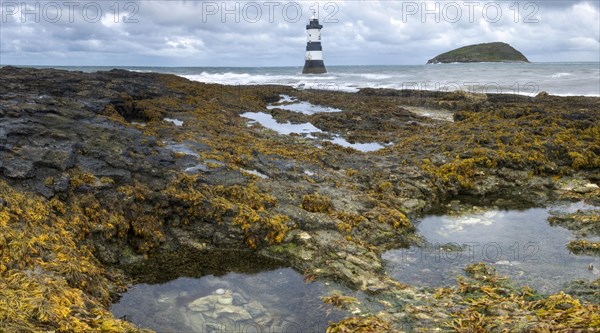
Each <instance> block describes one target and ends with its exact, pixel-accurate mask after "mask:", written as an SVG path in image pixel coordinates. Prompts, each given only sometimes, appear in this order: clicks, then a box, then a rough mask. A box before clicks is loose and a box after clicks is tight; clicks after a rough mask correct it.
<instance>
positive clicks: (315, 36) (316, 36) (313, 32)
mask: <svg viewBox="0 0 600 333" xmlns="http://www.w3.org/2000/svg"><path fill="white" fill-rule="evenodd" d="M306 38H307V41H308V42H309V43H310V42H320V41H321V30H320V29H308V30H306Z"/></svg>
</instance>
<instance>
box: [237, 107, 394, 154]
mask: <svg viewBox="0 0 600 333" xmlns="http://www.w3.org/2000/svg"><path fill="white" fill-rule="evenodd" d="M240 116H242V117H244V118H248V119H252V120H254V121H256V122H258V123H259V124H261V125H262V126H263V127H266V128H268V129H270V130H273V131H276V132H277V133H279V134H285V135H289V134H292V133H298V134H304V135H306V136H307V137H308V138H314V136H313V135H311V133H322V132H323V131H321V130H320V129H319V128H317V127H315V126H314V125H313V124H311V123H301V124H292V123H290V122H289V121H287V122H285V123H279V122H277V120H275V118H273V116H271V115H270V114H267V113H264V112H246V113H242V114H241V115H240ZM328 141H331V142H332V143H334V144H337V145H340V146H342V147H346V148H353V149H356V150H358V151H362V152H371V151H376V150H379V149H382V148H385V146H384V145H382V144H380V143H377V142H371V143H350V142H348V141H347V140H346V139H344V138H342V137H339V136H334V138H333V139H332V140H328Z"/></svg>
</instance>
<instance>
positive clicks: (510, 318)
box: [0, 67, 600, 332]
mask: <svg viewBox="0 0 600 333" xmlns="http://www.w3.org/2000/svg"><path fill="white" fill-rule="evenodd" d="M0 77H1V80H0V328H1V330H3V331H7V332H22V331H31V332H34V331H60V332H80V331H94V330H100V331H113V332H134V331H138V328H136V327H135V325H134V324H132V323H129V322H127V321H125V320H121V319H117V318H114V316H113V315H112V314H111V313H110V312H109V311H108V307H109V306H110V304H111V303H112V302H113V301H115V300H116V299H117V298H118V297H119V294H120V293H122V292H123V291H124V290H125V288H126V286H127V284H128V283H129V282H130V281H132V280H135V279H137V278H138V277H139V276H142V275H144V276H147V275H155V278H156V280H160V279H161V276H160V275H161V271H157V270H156V269H153V265H152V261H153V258H155V257H156V256H157V255H158V254H161V253H165V252H169V253H180V254H181V256H180V257H181V258H179V259H180V260H181V262H182V263H184V262H185V255H184V254H185V253H189V251H217V252H218V251H219V250H222V249H227V250H231V249H236V250H240V251H245V252H246V251H247V252H248V253H249V254H250V255H252V256H256V257H260V258H265V260H275V261H277V262H279V263H281V264H282V265H284V266H288V267H292V268H294V269H295V270H296V271H298V272H301V273H302V274H304V275H305V277H306V280H307V281H313V280H318V281H337V282H339V283H343V284H345V285H346V286H348V287H349V288H352V289H355V290H361V291H364V292H365V293H367V294H369V295H370V297H371V298H372V299H373V300H374V302H376V303H378V304H380V305H381V307H378V308H377V309H376V308H375V307H371V306H369V305H368V304H358V305H356V304H354V305H353V308H354V309H358V311H352V313H353V314H352V315H351V316H350V317H348V318H346V319H344V320H342V321H341V322H338V323H333V324H331V325H330V327H329V329H328V332H375V331H377V332H382V331H386V330H387V331H390V332H392V331H393V332H401V331H406V332H411V331H415V330H418V329H421V328H423V329H432V328H436V329H437V330H439V331H457V332H476V331H498V332H500V331H502V330H508V331H515V332H516V331H521V332H527V331H535V330H537V331H544V330H545V329H553V330H555V331H561V332H572V331H590V332H592V331H594V330H597V329H599V328H600V316H599V315H598V313H600V304H599V302H598V301H597V299H596V302H594V298H593V297H587V298H585V297H582V298H581V300H579V299H577V298H578V297H579V296H578V291H577V290H579V291H581V290H583V289H585V290H592V295H593V290H594V288H597V284H598V282H597V281H596V282H590V283H587V284H584V285H583V287H580V288H575V289H574V291H572V292H570V293H569V294H565V293H559V294H556V295H540V294H537V293H536V292H535V291H533V290H530V289H517V288H514V287H511V286H510V284H509V283H507V282H506V281H505V280H504V279H502V278H501V277H499V276H498V275H497V274H495V272H494V271H493V269H492V268H490V267H487V266H484V265H480V264H476V265H472V266H469V267H467V268H466V269H467V273H468V277H467V278H465V279H464V280H461V281H458V283H457V285H456V287H452V288H442V289H439V290H429V289H426V288H420V287H419V286H409V285H405V284H403V283H402V281H395V280H393V279H392V278H390V277H389V276H387V275H386V274H384V270H383V264H382V260H381V254H382V253H383V252H384V251H385V250H388V249H392V248H399V247H407V246H410V245H418V244H420V242H422V240H421V239H420V237H419V236H418V235H417V234H416V233H415V230H416V229H415V227H414V226H413V224H412V222H411V221H413V220H414V219H415V218H417V217H419V216H423V215H424V214H427V213H433V212H453V211H461V210H463V209H468V207H470V206H472V205H474V204H476V205H478V206H495V207H500V208H523V207H533V206H544V205H547V204H549V203H551V202H554V201H557V200H571V201H575V200H577V201H581V200H582V201H585V202H586V203H589V204H591V205H596V206H597V205H600V190H599V188H598V183H599V182H600V173H599V170H600V124H599V123H598V121H597V120H598V119H600V98H593V97H556V96H550V95H548V94H545V93H541V94H539V95H537V96H535V97H527V96H516V95H494V94H488V95H482V94H470V93H465V92H450V93H441V92H427V91H397V90H385V89H362V90H361V91H360V92H358V93H355V94H354V93H342V92H327V91H312V90H304V91H302V90H295V89H293V88H290V87H284V86H244V87H234V86H222V85H216V84H205V83H199V82H192V81H188V80H186V79H183V78H180V77H177V76H173V75H162V74H152V73H134V72H128V71H122V70H112V71H107V72H97V73H82V72H68V71H61V70H53V69H43V70H40V69H27V68H14V67H3V68H0ZM281 95H286V96H291V97H293V98H295V99H297V100H301V101H306V102H310V103H313V104H319V105H324V106H328V107H332V108H338V109H341V110H343V112H322V113H315V114H304V113H298V112H293V111H289V110H285V109H283V108H278V107H274V108H271V107H269V108H267V106H268V105H272V103H275V102H277V101H279V100H280V99H281ZM413 108H417V109H420V110H423V109H432V110H443V113H445V114H452V115H453V119H452V120H453V121H449V120H448V119H445V118H443V117H441V118H439V117H427V116H424V115H423V113H417V112H412V111H411V109H413ZM245 112H263V113H267V114H269V115H271V116H272V117H273V118H274V119H277V120H278V121H280V122H284V123H285V122H290V123H291V124H299V123H311V124H314V126H316V127H318V128H319V129H320V130H322V131H323V133H321V134H318V135H320V136H322V137H317V136H315V135H313V136H307V135H300V134H294V133H292V134H290V135H281V134H278V133H276V132H274V131H272V130H268V129H265V128H264V127H262V126H260V125H259V124H257V123H254V122H251V121H249V119H247V118H244V117H241V116H240V115H241V114H244V113H245ZM328 136H329V137H333V136H341V137H343V138H344V139H345V140H347V141H348V142H351V143H354V142H361V143H367V142H377V143H380V144H381V145H382V146H383V147H384V148H383V149H380V150H377V151H374V152H369V153H365V152H361V151H358V150H355V149H352V148H348V147H346V148H345V147H342V146H339V145H336V144H335V140H330V138H329V137H328ZM332 142H333V143H332ZM596 212H597V211H596ZM594 214H595V213H594ZM552 223H559V224H568V228H570V229H573V230H582V231H581V232H586V233H592V234H593V233H596V234H597V233H598V219H597V215H593V216H592V217H586V216H583V217H577V216H565V217H557V218H556V219H555V220H553V222H552ZM579 245H581V244H579ZM599 245H600V244H598V243H594V242H590V244H584V247H586V248H588V249H589V248H591V249H592V251H591V252H594V251H595V252H594V253H596V254H597V253H598V251H597V249H598V248H600V246H599ZM574 246H575V245H574ZM594 248H595V249H596V250H593V249H594ZM211 253H214V252H211ZM178 264H181V263H178V262H177V261H176V260H174V261H173V262H172V265H174V266H177V265H178ZM132 267H136V269H131V268H132ZM140 267H142V268H140ZM143 267H146V271H144V268H143ZM594 286H596V287H594ZM582 288H583V289H582ZM566 292H569V291H566ZM588 294H589V293H588ZM223 295H225V296H223ZM226 296H227V297H226ZM234 296H235V294H233V293H232V291H230V290H219V293H217V294H215V295H213V296H210V295H209V296H206V297H204V298H202V299H199V300H198V301H196V302H194V303H192V305H190V311H191V312H194V311H200V310H199V309H204V308H206V307H210V309H211V311H213V312H214V311H217V310H219V311H225V310H223V309H226V310H227V311H233V312H235V313H236V314H237V315H239V316H246V317H247V316H248V315H250V313H252V311H253V310H255V309H254V308H253V306H254V305H253V303H252V301H251V300H244V302H239V303H235V307H233V306H231V304H230V302H229V301H230V298H231V297H234ZM338 296H339V295H338ZM211 297H212V298H215V299H218V302H217V303H218V304H221V305H220V306H219V308H218V309H216V308H215V307H214V306H213V305H211V304H209V303H211V302H209V301H210V299H212V298H211ZM340 297H343V296H340ZM340 297H336V298H335V299H331V298H327V299H326V300H328V301H329V304H334V305H337V306H339V307H342V308H343V307H344V306H347V303H348V302H349V303H353V302H351V301H349V300H348V299H344V298H340ZM344 300H346V301H348V302H345V301H344ZM205 303H206V304H205ZM254 307H255V306H254ZM215 309H216V310H215ZM200 312H201V311H200ZM213 315H215V316H216V314H213ZM250 317H252V318H253V316H250ZM257 318H258V317H257ZM261 320H262V319H261ZM500 323H501V324H500Z"/></svg>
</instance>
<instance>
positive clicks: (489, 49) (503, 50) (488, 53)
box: [427, 42, 529, 64]
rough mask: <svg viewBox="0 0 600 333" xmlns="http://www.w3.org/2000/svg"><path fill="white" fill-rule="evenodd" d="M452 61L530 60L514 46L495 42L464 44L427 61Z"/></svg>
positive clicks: (435, 62)
mask: <svg viewBox="0 0 600 333" xmlns="http://www.w3.org/2000/svg"><path fill="white" fill-rule="evenodd" d="M452 62H529V60H527V58H526V57H525V56H524V55H523V53H521V52H519V51H517V50H516V49H515V48H514V47H512V46H510V45H508V44H506V43H502V42H495V43H483V44H475V45H468V46H463V47H461V48H458V49H455V50H452V51H449V52H446V53H442V54H440V55H438V56H436V57H435V58H433V59H429V61H427V63H428V64H438V63H452Z"/></svg>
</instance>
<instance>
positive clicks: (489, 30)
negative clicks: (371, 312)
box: [0, 1, 600, 66]
mask: <svg viewBox="0 0 600 333" xmlns="http://www.w3.org/2000/svg"><path fill="white" fill-rule="evenodd" d="M96 2H97V3H99V4H101V8H102V12H103V13H104V17H103V19H102V20H100V21H99V22H96V23H89V22H86V21H85V20H84V19H83V18H82V17H81V16H80V15H76V17H75V21H74V22H73V23H71V22H68V18H67V17H65V14H67V13H66V12H65V13H63V20H61V21H59V22H56V23H52V22H48V21H45V20H41V22H40V23H35V22H28V23H21V22H20V20H19V19H17V18H16V17H12V16H8V17H7V20H5V22H2V27H1V30H0V37H1V38H0V52H1V53H0V55H1V58H0V62H1V63H2V64H10V63H13V64H28V63H29V64H39V63H41V62H44V61H46V62H51V63H52V62H54V63H55V64H77V63H81V64H89V63H88V62H90V61H96V62H97V63H96V64H99V65H125V64H127V65H131V64H134V65H161V64H163V65H169V66H177V65H182V66H193V65H197V66H258V65H301V64H302V61H303V56H304V46H305V28H304V25H305V24H306V21H307V20H308V18H309V16H310V15H311V12H310V10H309V6H310V5H311V4H312V3H313V2H297V3H290V2H280V5H279V6H276V7H275V11H274V13H272V14H273V15H272V17H271V18H272V20H269V12H268V7H267V6H265V3H264V2H256V4H258V5H259V6H260V7H261V10H262V16H261V17H260V18H259V19H257V20H256V22H254V21H255V20H254V16H253V14H255V12H253V11H252V10H250V11H248V12H247V14H248V16H244V13H243V12H240V13H239V15H238V16H239V18H240V20H239V22H235V19H234V16H233V15H227V16H226V17H225V18H226V19H225V20H223V17H222V15H221V12H217V13H216V15H205V14H206V12H203V10H206V9H207V8H208V7H207V6H214V5H217V9H218V10H219V11H221V10H222V8H220V5H221V3H222V1H215V2H210V1H137V2H134V3H135V4H137V6H138V7H137V8H138V9H139V12H137V14H136V15H135V17H134V19H137V20H138V22H137V23H123V22H122V15H125V14H128V12H127V11H125V10H124V8H123V7H121V8H120V13H119V14H120V16H117V17H115V15H114V12H113V10H112V9H111V8H110V6H111V5H113V6H114V2H99V1H96ZM6 3H7V2H6V1H4V2H2V4H3V6H4V5H5V4H6ZM16 3H18V4H20V2H16ZM29 3H30V4H31V3H35V2H29ZM58 3H62V2H58ZM124 3H125V2H120V3H119V4H120V6H123V5H124ZM232 3H233V2H229V4H230V5H229V8H230V9H231V8H234V6H233V5H231V4H232ZM237 3H238V4H239V8H244V5H246V6H247V8H250V9H252V8H253V7H252V6H254V5H248V4H249V3H251V2H248V1H246V2H237ZM327 3H330V2H317V4H318V5H319V16H320V18H321V20H322V21H323V20H324V19H325V17H327V16H329V19H334V20H338V22H337V23H334V22H328V23H327V22H324V23H323V24H324V25H325V27H324V29H323V47H324V54H325V57H326V63H327V64H330V65H334V64H377V63H381V64H422V63H424V62H425V61H426V60H427V59H429V58H431V57H433V56H435V55H436V54H438V53H441V52H443V51H446V50H448V49H451V48H455V47H459V46H462V45H467V44H471V43H480V42H490V41H497V40H501V41H505V42H508V43H510V44H511V45H513V46H515V47H516V48H517V49H519V50H521V51H523V52H524V53H525V55H526V56H528V57H529V58H530V59H531V60H534V61H565V60H587V61H597V59H598V57H597V54H598V52H600V46H599V45H600V36H599V31H600V27H599V24H600V23H599V19H598V13H599V10H598V2H597V1H544V2H541V1H540V2H532V1H526V2H520V1H510V2H508V1H503V2H493V1H478V3H479V7H477V8H479V9H478V10H477V11H476V12H475V13H476V14H477V15H476V17H475V19H474V20H473V21H472V22H471V21H470V20H468V18H467V17H466V16H465V15H466V12H463V16H462V17H461V18H460V19H458V20H457V21H456V22H449V20H447V19H446V18H445V17H442V18H441V20H440V22H435V20H434V19H433V16H432V15H429V16H426V19H425V20H423V19H422V17H421V15H420V13H417V14H416V15H410V16H407V15H406V12H405V11H406V9H407V8H408V7H407V6H409V5H411V4H417V5H418V6H421V5H422V3H423V2H420V1H419V2H414V1H348V2H335V3H333V4H335V6H337V7H335V6H330V7H328V8H325V5H326V4H327ZM436 3H437V4H438V5H439V6H443V5H445V4H448V3H449V2H448V1H443V2H441V1H440V2H435V1H429V2H427V3H426V4H425V6H430V7H427V8H434V6H435V4H436ZM454 3H457V4H459V5H461V6H462V8H463V9H464V5H465V2H464V1H455V2H454ZM515 3H516V4H517V5H518V6H519V10H520V11H519V14H521V15H520V16H516V20H517V22H515V12H514V10H511V9H510V6H514V4H515ZM528 3H532V4H535V5H537V7H535V8H534V9H537V12H536V16H535V19H537V20H538V22H537V23H524V22H522V20H523V19H524V17H525V16H526V15H527V14H528V13H530V12H528V11H526V9H528V10H530V11H531V10H532V7H527V8H525V6H526V5H527V4H528ZM81 4H82V6H83V5H84V4H85V2H82V3H81ZM285 4H293V5H294V6H295V4H298V5H300V6H301V7H302V14H303V16H302V19H301V20H299V21H297V22H291V19H290V17H285V15H284V13H283V12H282V8H283V6H284V5H285ZM486 4H491V5H495V4H499V5H500V6H501V7H502V10H503V12H502V16H501V17H500V19H499V20H498V22H493V23H490V22H486V21H485V19H484V18H482V17H481V8H482V7H483V6H485V5H486ZM491 5H490V6H491ZM289 7H290V8H291V5H290V6H289ZM211 8H213V7H211ZM513 8H514V7H513ZM292 9H293V8H292ZM336 9H337V12H335V15H333V16H332V13H334V10H336ZM290 13H291V14H293V11H292V10H290ZM76 14H77V11H76ZM115 20H118V21H119V22H118V23H115V22H114V21H115ZM403 21H404V22H403Z"/></svg>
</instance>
